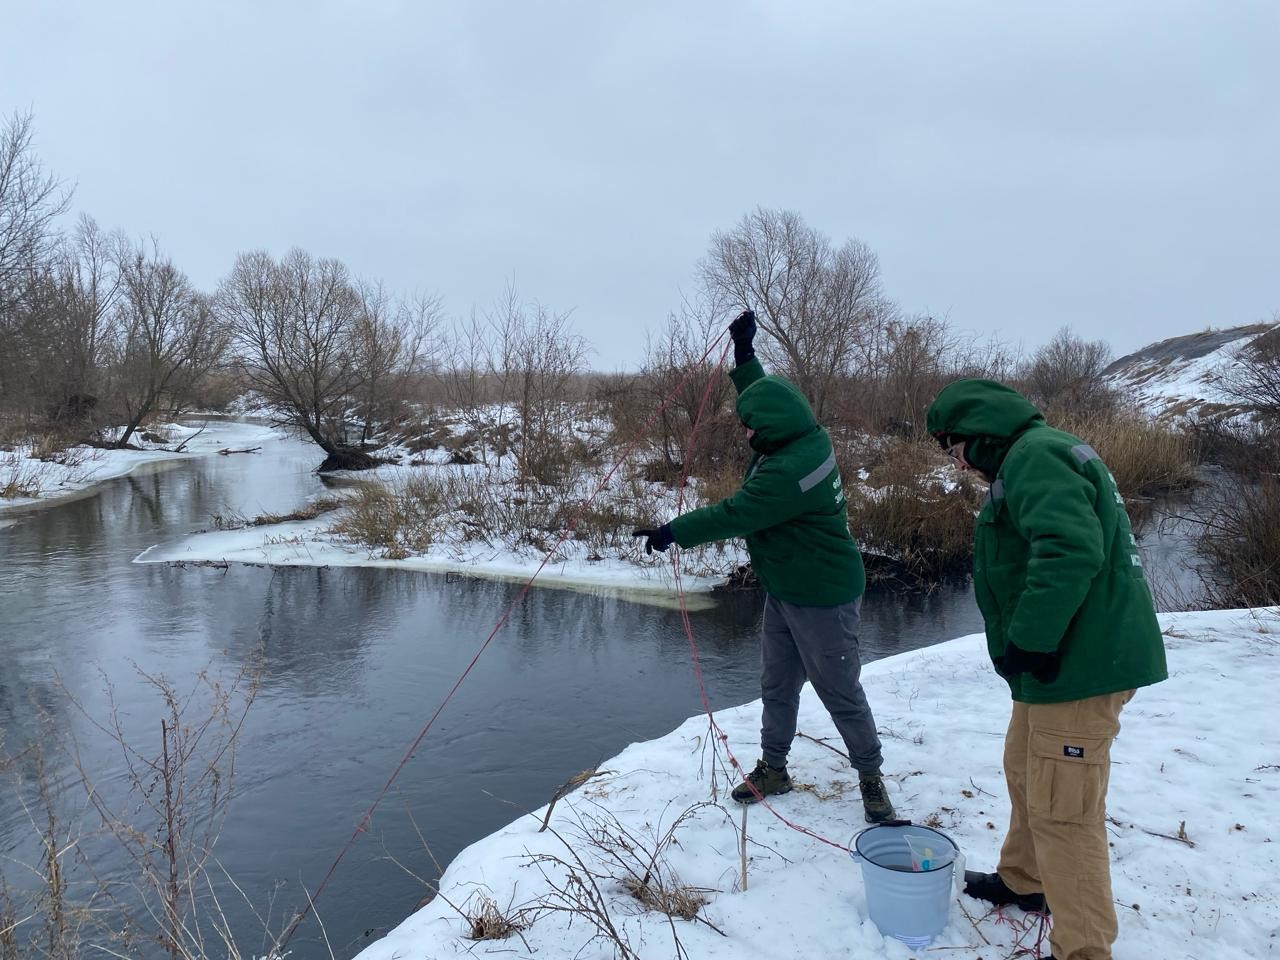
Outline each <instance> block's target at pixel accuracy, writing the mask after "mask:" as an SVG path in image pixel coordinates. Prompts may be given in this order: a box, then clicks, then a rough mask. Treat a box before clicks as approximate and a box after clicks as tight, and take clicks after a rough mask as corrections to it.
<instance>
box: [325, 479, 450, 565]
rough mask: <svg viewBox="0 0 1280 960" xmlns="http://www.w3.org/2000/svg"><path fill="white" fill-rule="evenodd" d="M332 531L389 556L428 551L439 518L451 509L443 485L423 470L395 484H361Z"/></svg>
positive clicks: (395, 556)
mask: <svg viewBox="0 0 1280 960" xmlns="http://www.w3.org/2000/svg"><path fill="white" fill-rule="evenodd" d="M347 502H348V508H347V510H346V511H345V512H344V513H343V514H342V516H340V517H338V519H337V520H336V521H335V522H334V524H333V526H332V527H330V528H329V529H330V531H331V532H332V533H333V534H335V535H336V536H338V537H340V538H342V539H344V540H348V541H351V542H352V543H360V544H364V545H365V546H368V547H371V548H373V549H375V550H381V551H382V555H383V556H384V557H385V558H387V559H388V560H402V559H404V558H405V557H408V556H412V555H413V554H417V553H423V552H425V551H426V550H427V549H428V548H429V547H430V546H431V544H432V543H433V542H435V540H436V538H437V536H438V534H439V530H438V529H437V528H438V521H439V519H440V517H441V515H442V514H443V513H445V512H446V510H447V509H448V508H447V507H446V506H445V503H446V497H445V491H444V489H443V487H442V485H441V484H440V483H438V482H436V481H435V480H434V479H433V478H432V477H430V476H428V475H423V474H417V475H413V476H410V477H409V478H408V479H406V480H404V481H402V482H400V483H397V484H395V485H394V487H387V486H384V485H382V484H376V483H371V484H362V485H361V486H360V487H359V488H358V490H357V492H356V493H355V494H354V495H353V496H351V497H350V498H349V499H348V501H347Z"/></svg>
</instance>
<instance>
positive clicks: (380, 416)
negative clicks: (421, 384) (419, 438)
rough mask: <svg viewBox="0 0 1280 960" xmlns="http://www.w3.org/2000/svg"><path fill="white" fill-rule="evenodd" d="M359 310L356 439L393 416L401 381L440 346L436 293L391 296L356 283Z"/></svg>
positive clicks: (399, 404)
mask: <svg viewBox="0 0 1280 960" xmlns="http://www.w3.org/2000/svg"><path fill="white" fill-rule="evenodd" d="M356 292H357V294H358V295H359V298H360V313H359V315H358V317H357V319H356V322H355V329H354V335H353V339H352V344H353V348H354V350H355V353H356V359H357V365H358V367H359V370H360V373H361V384H360V387H359V390H358V391H357V396H356V400H357V403H358V407H359V416H360V419H361V422H362V427H361V431H360V440H359V443H360V445H361V446H363V445H364V444H366V443H368V442H369V440H370V439H371V434H372V433H373V431H375V430H376V429H377V428H378V427H379V426H380V425H382V424H386V423H390V422H392V421H394V420H395V419H396V415H397V414H396V410H397V408H400V407H402V406H403V403H404V396H405V390H404V387H405V381H406V380H407V379H408V378H409V377H411V376H412V375H413V374H415V373H418V372H419V371H420V370H421V368H422V366H423V365H424V364H427V363H429V362H430V361H432V360H433V359H434V358H435V354H436V352H437V351H438V349H439V343H438V340H437V337H436V331H437V329H438V327H439V324H440V299H439V297H429V296H419V297H416V298H414V299H412V300H408V301H404V300H401V301H394V300H392V298H391V297H389V296H388V295H387V292H386V290H385V289H384V288H383V286H382V284H380V283H360V284H357V286H356Z"/></svg>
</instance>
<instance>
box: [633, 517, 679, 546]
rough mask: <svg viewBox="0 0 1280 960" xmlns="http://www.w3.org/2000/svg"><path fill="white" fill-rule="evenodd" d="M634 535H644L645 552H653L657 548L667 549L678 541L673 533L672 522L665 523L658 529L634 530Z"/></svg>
mask: <svg viewBox="0 0 1280 960" xmlns="http://www.w3.org/2000/svg"><path fill="white" fill-rule="evenodd" d="M631 535H632V536H633V537H644V538H645V541H644V552H645V553H653V551H655V550H666V549H667V547H669V546H671V545H672V544H673V543H675V542H676V538H675V537H674V536H673V535H672V533H671V524H669V523H664V524H663V525H662V526H660V527H658V529H656V530H632V531H631Z"/></svg>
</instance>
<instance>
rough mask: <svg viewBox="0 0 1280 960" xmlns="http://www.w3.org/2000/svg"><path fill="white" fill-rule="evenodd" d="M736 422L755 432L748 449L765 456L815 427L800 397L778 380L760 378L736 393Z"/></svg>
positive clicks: (782, 381)
mask: <svg viewBox="0 0 1280 960" xmlns="http://www.w3.org/2000/svg"><path fill="white" fill-rule="evenodd" d="M738 419H739V420H741V421H742V422H743V423H745V424H746V425H747V426H748V427H750V428H751V429H752V430H754V431H755V436H753V437H752V438H751V448H752V449H753V450H756V451H758V452H759V453H765V454H768V453H773V452H775V451H777V450H780V449H782V447H784V446H786V445H787V444H788V443H790V442H791V441H792V440H795V439H796V438H798V437H802V436H804V435H805V434H806V433H809V432H810V431H811V430H813V429H814V428H815V427H817V425H818V421H817V419H816V418H815V417H814V415H813V410H812V408H810V406H809V401H808V400H806V399H805V398H804V394H803V393H801V392H800V390H799V389H798V388H797V387H796V385H795V384H793V383H791V381H789V380H784V379H783V378H782V377H761V378H760V379H759V380H756V381H755V382H753V383H752V384H751V385H750V386H748V387H747V388H746V389H745V390H743V391H742V393H740V394H738Z"/></svg>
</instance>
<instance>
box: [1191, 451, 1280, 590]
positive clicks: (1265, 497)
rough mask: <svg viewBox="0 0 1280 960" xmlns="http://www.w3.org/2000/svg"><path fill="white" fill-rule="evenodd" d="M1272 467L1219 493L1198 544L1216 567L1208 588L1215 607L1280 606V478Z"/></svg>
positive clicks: (1247, 477)
mask: <svg viewBox="0 0 1280 960" xmlns="http://www.w3.org/2000/svg"><path fill="white" fill-rule="evenodd" d="M1274 469H1275V464H1274V463H1272V464H1271V465H1270V467H1269V469H1268V470H1263V471H1259V472H1258V473H1256V474H1254V475H1253V476H1246V475H1238V476H1236V477H1235V478H1234V479H1233V480H1232V481H1231V482H1229V483H1228V484H1226V486H1225V487H1224V488H1223V489H1222V490H1221V491H1220V493H1219V495H1218V496H1217V498H1216V500H1215V503H1214V505H1213V507H1212V509H1211V510H1210V512H1209V515H1208V516H1207V518H1206V519H1205V521H1204V526H1203V529H1202V532H1201V534H1200V537H1199V540H1198V542H1197V544H1196V547H1197V550H1198V552H1199V553H1200V555H1201V556H1203V557H1204V558H1205V559H1206V560H1208V561H1209V562H1210V563H1211V564H1212V567H1213V569H1212V573H1211V574H1210V575H1209V577H1208V580H1209V582H1207V583H1206V584H1205V586H1206V593H1207V594H1208V598H1209V603H1210V605H1211V606H1213V607H1220V608H1234V607H1259V606H1270V605H1272V604H1278V603H1280V477H1277V476H1276V474H1275V473H1274V472H1270V471H1274Z"/></svg>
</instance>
